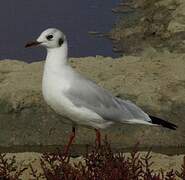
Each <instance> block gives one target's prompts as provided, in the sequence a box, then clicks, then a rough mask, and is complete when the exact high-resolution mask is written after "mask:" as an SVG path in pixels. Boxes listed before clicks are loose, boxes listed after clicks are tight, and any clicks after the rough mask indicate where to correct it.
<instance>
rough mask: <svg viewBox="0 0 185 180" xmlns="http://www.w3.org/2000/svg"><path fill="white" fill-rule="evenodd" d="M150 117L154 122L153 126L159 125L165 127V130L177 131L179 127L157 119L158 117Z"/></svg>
mask: <svg viewBox="0 0 185 180" xmlns="http://www.w3.org/2000/svg"><path fill="white" fill-rule="evenodd" d="M149 117H150V119H151V120H152V124H157V125H160V126H163V127H165V128H168V129H172V130H176V129H177V126H176V125H175V124H173V123H170V122H168V121H165V120H163V119H160V118H157V117H154V116H149Z"/></svg>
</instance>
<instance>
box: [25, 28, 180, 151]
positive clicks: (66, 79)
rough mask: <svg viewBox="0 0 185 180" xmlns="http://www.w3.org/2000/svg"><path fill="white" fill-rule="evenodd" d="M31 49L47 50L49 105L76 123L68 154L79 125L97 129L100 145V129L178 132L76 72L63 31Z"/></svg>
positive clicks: (44, 90)
mask: <svg viewBox="0 0 185 180" xmlns="http://www.w3.org/2000/svg"><path fill="white" fill-rule="evenodd" d="M31 46H44V47H45V48H46V49H47V57H46V62H45V65H44V73H43V80H42V93H43V97H44V99H45V101H46V103H47V104H48V105H49V106H50V107H51V108H52V109H53V110H54V111H55V112H56V113H58V114H60V115H61V116H63V117H66V118H67V119H69V120H71V121H72V122H73V128H72V135H71V137H70V141H69V143H68V145H67V148H66V152H67V151H68V149H69V146H70V145H71V143H72V141H73V139H74V137H75V126H76V125H83V126H87V127H92V128H94V129H95V130H96V140H97V143H98V144H99V145H100V132H99V129H104V128H107V127H109V126H111V125H112V124H116V123H119V124H120V123H123V124H124V123H129V124H135V123H138V124H146V125H159V126H163V127H166V128H169V129H174V130H175V129H176V128H177V126H176V125H175V124H172V123H169V122H167V121H165V120H162V119H159V118H156V117H153V116H149V115H148V114H146V113H145V112H144V111H143V110H141V109H140V108H139V107H138V106H136V105H135V104H133V103H132V102H130V101H128V100H122V99H120V98H117V97H114V96H113V95H112V94H111V93H109V92H108V91H107V90H105V89H103V88H102V87H100V86H98V85H97V84H96V83H95V82H93V81H91V80H89V79H88V78H86V77H84V76H82V75H81V74H79V73H78V72H76V71H75V70H74V69H73V68H72V67H71V66H70V64H69V62H68V45H67V39H66V36H65V35H64V33H63V32H61V31H60V30H58V29H55V28H50V29H47V30H45V31H44V32H42V33H41V35H40V36H39V37H38V38H37V40H36V41H33V42H30V43H28V44H26V46H25V47H31Z"/></svg>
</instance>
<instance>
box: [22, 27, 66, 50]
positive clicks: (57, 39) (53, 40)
mask: <svg viewBox="0 0 185 180" xmlns="http://www.w3.org/2000/svg"><path fill="white" fill-rule="evenodd" d="M66 41H67V40H66V36H65V35H64V33H63V32H62V31H60V30H58V29H56V28H49V29H46V30H45V31H43V32H42V33H41V35H40V36H39V37H38V38H37V40H36V41H32V42H29V43H27V44H26V46H25V47H32V46H44V47H46V48H47V49H55V48H60V47H61V46H62V45H63V44H64V43H65V42H66Z"/></svg>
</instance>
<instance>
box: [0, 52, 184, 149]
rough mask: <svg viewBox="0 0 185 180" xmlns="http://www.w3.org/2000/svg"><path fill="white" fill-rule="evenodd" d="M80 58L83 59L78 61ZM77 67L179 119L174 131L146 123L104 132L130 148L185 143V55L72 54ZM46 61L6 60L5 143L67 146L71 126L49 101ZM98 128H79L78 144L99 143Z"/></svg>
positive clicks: (0, 135) (1, 115)
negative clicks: (44, 85)
mask: <svg viewBox="0 0 185 180" xmlns="http://www.w3.org/2000/svg"><path fill="white" fill-rule="evenodd" d="M76 60H77V61H76ZM71 61H72V66H73V67H74V68H77V70H79V71H80V72H82V73H83V74H85V75H86V76H88V77H90V78H92V79H94V80H95V81H96V82H97V83H99V84H100V85H102V86H103V87H105V88H107V89H109V90H110V91H111V92H112V93H113V94H114V95H116V96H119V97H121V98H127V99H130V100H132V101H133V102H135V103H136V104H137V105H139V106H141V107H142V108H143V109H144V110H145V111H146V112H148V113H151V114H153V115H156V116H159V117H161V118H164V119H167V120H170V121H171V122H173V123H176V124H177V125H178V126H179V128H178V130H177V131H171V130H168V129H164V128H158V127H149V126H143V125H137V126H136V125H123V126H119V127H117V126H115V127H112V128H110V129H107V130H106V131H105V132H104V133H106V134H108V138H109V139H110V140H111V142H112V143H113V144H114V146H116V145H118V146H121V147H129V146H132V145H134V144H136V142H138V141H140V143H141V146H149V145H150V146H151V145H153V146H163V147H166V146H179V145H180V146H181V145H182V146H184V145H185V136H184V134H185V115H184V113H185V70H184V69H185V54H159V53H153V54H150V55H143V56H142V57H133V56H126V57H123V58H120V59H114V60H113V59H111V58H103V57H99V56H98V57H96V58H93V57H87V58H80V59H72V60H71ZM42 70H43V63H42V62H38V63H32V64H26V63H23V62H20V61H13V60H3V61H0V146H7V147H9V146H13V145H61V144H64V143H65V142H66V141H67V135H68V133H69V132H70V130H71V126H70V125H68V124H66V123H63V119H62V118H61V117H59V116H57V115H56V114H55V113H54V112H53V111H52V110H51V109H50V108H49V107H48V106H47V105H46V104H45V102H44V101H43V98H42V95H41V77H42ZM94 138H95V134H94V132H93V131H92V130H89V129H86V128H81V127H80V128H78V132H77V138H76V141H75V143H76V144H89V143H94Z"/></svg>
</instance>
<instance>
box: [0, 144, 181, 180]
mask: <svg viewBox="0 0 185 180" xmlns="http://www.w3.org/2000/svg"><path fill="white" fill-rule="evenodd" d="M70 158H71V157H70V156H68V157H66V156H64V154H63V153H62V151H59V150H58V151H57V152H55V153H44V154H43V155H42V158H41V161H40V164H41V168H42V170H43V173H42V174H38V171H37V170H35V169H34V168H33V167H32V165H31V164H30V169H31V173H30V178H29V180H40V179H43V178H44V179H47V180H175V179H176V178H177V177H178V178H180V179H182V180H185V157H184V163H183V165H182V168H181V170H180V171H174V170H173V169H172V170H169V171H167V172H165V173H164V172H163V171H162V170H161V172H155V171H154V170H153V169H152V165H153V163H154V162H152V160H151V158H152V155H151V151H149V152H148V153H147V154H146V155H145V156H141V154H140V153H139V152H138V146H137V145H136V146H135V148H134V149H133V151H132V152H131V153H130V156H129V157H126V156H125V155H124V154H122V153H116V154H115V153H113V152H112V150H111V147H110V145H109V143H108V142H107V141H105V142H104V144H103V145H102V146H100V147H97V146H95V147H94V148H93V150H92V151H90V152H87V154H86V156H85V157H84V161H83V162H82V161H80V162H78V163H74V164H71V162H70ZM26 169H27V168H21V166H20V167H19V168H18V167H17V165H16V160H15V157H12V158H11V159H7V158H6V155H5V154H0V180H1V179H2V180H19V179H20V177H21V175H22V173H23V172H24V171H25V170H26Z"/></svg>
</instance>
